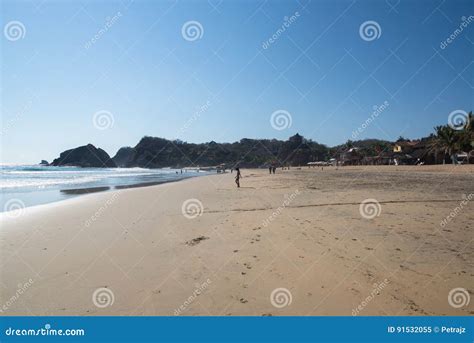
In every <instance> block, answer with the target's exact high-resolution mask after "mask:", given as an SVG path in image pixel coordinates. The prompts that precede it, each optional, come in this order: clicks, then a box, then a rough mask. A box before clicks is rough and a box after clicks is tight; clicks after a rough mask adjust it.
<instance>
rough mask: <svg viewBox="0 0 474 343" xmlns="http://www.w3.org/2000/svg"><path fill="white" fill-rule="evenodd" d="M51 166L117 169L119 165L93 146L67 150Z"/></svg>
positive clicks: (88, 145)
mask: <svg viewBox="0 0 474 343" xmlns="http://www.w3.org/2000/svg"><path fill="white" fill-rule="evenodd" d="M50 165H51V166H75V167H83V168H115V167H117V165H116V164H115V162H114V161H113V160H112V159H111V158H110V156H109V154H107V153H106V152H105V151H104V150H102V149H100V148H96V147H95V146H93V145H92V144H87V145H84V146H80V147H78V148H75V149H70V150H66V151H64V152H62V153H61V155H59V158H56V159H55V160H54V161H53V162H51V164H50Z"/></svg>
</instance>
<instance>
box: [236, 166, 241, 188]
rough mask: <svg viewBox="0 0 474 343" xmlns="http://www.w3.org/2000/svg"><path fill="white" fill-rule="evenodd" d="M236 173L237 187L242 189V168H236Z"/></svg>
mask: <svg viewBox="0 0 474 343" xmlns="http://www.w3.org/2000/svg"><path fill="white" fill-rule="evenodd" d="M235 171H236V172H237V174H236V175H235V183H236V185H237V188H240V179H241V178H242V175H241V174H240V168H235Z"/></svg>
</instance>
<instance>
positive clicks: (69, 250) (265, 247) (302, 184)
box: [0, 165, 474, 316]
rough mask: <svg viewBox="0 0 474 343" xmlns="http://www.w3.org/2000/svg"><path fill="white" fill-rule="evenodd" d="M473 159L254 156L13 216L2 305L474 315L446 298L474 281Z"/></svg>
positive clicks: (4, 255)
mask: <svg viewBox="0 0 474 343" xmlns="http://www.w3.org/2000/svg"><path fill="white" fill-rule="evenodd" d="M473 172H474V166H451V165H446V166H441V165H439V166H404V167H402V166H400V167H395V166H379V167H377V166H360V167H343V168H339V169H338V170H335V168H334V167H325V168H324V170H321V169H320V168H315V169H308V168H302V169H301V170H298V169H297V168H291V170H281V169H278V170H277V172H276V174H275V175H269V174H268V170H246V169H243V170H242V174H243V179H242V181H241V185H242V187H241V188H240V189H237V188H236V187H235V184H234V181H233V178H234V176H235V174H230V173H226V174H216V175H210V176H203V177H199V178H193V179H188V180H184V181H180V182H175V183H169V184H162V185H158V186H152V187H144V188H136V189H124V190H119V191H114V192H104V193H96V194H88V195H84V196H80V197H77V198H73V199H70V200H66V201H63V202H59V203H54V204H49V205H42V206H38V207H32V208H27V209H25V210H24V211H23V213H20V214H19V216H18V217H16V218H10V217H8V216H7V215H6V214H2V215H1V218H2V227H1V230H0V251H1V253H0V254H1V257H0V261H1V262H0V263H1V267H0V268H1V269H0V270H1V289H0V306H3V307H2V308H1V310H2V315H124V316H127V315H171V316H172V315H204V316H206V315H251V316H254V315H255V316H262V315H273V316H280V315H304V316H305V315H347V316H350V315H364V316H365V315H469V314H473V313H474V301H471V302H470V304H468V305H466V306H462V307H459V308H456V306H452V305H450V303H449V301H448V295H449V293H450V291H451V290H453V289H455V288H464V289H466V290H467V291H468V292H469V294H470V295H471V296H472V291H473V289H472V285H473V283H472V280H473V276H474V268H473V267H474V266H473V263H472V261H474V256H473V244H472V240H473V238H474V237H473V233H472V223H473V222H474V211H473V209H474V201H472V200H474V199H472V193H474V182H473V181H474V173H473ZM190 199H191V200H190ZM367 199H372V200H370V201H369V203H370V204H369V205H368V207H367V208H365V207H363V206H362V207H361V202H363V201H364V200H367ZM470 199H472V200H470ZM201 204H202V207H201ZM193 209H194V210H196V209H197V212H193V211H192V210H193ZM201 209H202V211H201ZM450 214H454V215H452V216H451V217H449V219H446V218H447V217H448V216H450ZM25 284H27V287H25ZM19 290H21V292H19ZM94 292H96V293H95V295H96V296H97V294H98V293H100V292H102V294H103V295H105V296H103V297H100V294H99V297H96V298H94V299H95V301H93V295H94ZM272 293H273V297H272Z"/></svg>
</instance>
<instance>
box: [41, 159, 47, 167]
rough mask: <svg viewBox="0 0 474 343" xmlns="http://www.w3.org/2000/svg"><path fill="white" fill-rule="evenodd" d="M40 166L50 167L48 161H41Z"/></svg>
mask: <svg viewBox="0 0 474 343" xmlns="http://www.w3.org/2000/svg"><path fill="white" fill-rule="evenodd" d="M39 164H40V166H47V165H49V163H48V161H46V160H41V162H40V163H39Z"/></svg>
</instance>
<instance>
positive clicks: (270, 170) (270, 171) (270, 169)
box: [268, 166, 272, 174]
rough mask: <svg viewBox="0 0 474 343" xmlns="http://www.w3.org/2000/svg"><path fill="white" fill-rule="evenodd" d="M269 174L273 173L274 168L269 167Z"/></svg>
mask: <svg viewBox="0 0 474 343" xmlns="http://www.w3.org/2000/svg"><path fill="white" fill-rule="evenodd" d="M268 173H269V174H271V173H272V166H269V167H268Z"/></svg>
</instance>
